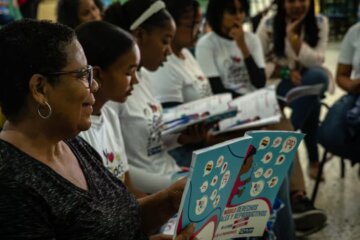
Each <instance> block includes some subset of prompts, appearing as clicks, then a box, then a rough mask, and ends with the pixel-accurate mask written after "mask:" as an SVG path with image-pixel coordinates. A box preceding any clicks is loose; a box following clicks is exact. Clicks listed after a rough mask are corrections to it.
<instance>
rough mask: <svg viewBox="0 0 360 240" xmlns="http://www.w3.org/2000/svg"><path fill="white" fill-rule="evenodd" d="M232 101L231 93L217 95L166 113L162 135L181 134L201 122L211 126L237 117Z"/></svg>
mask: <svg viewBox="0 0 360 240" xmlns="http://www.w3.org/2000/svg"><path fill="white" fill-rule="evenodd" d="M231 99H232V96H231V94H230V93H224V94H217V95H213V96H210V97H206V98H202V99H199V100H195V101H192V102H188V103H185V104H181V105H179V106H176V107H174V108H171V109H168V110H166V111H164V114H163V122H164V126H163V130H162V135H166V134H170V133H178V132H181V131H182V130H184V129H186V128H187V127H188V126H190V125H193V124H198V123H200V122H204V123H207V124H211V123H215V122H217V121H220V120H222V119H225V118H229V117H233V116H235V115H236V113H237V108H236V107H232V106H229V104H228V103H229V101H230V100H231Z"/></svg>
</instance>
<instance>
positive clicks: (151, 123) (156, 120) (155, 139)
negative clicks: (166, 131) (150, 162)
mask: <svg viewBox="0 0 360 240" xmlns="http://www.w3.org/2000/svg"><path fill="white" fill-rule="evenodd" d="M143 111H144V115H145V118H146V119H147V124H148V129H149V137H148V141H147V154H148V156H152V155H154V154H157V153H159V152H161V151H163V144H162V139H161V131H162V118H161V106H160V105H157V104H156V103H150V102H148V103H147V107H146V108H145V109H144V110H143Z"/></svg>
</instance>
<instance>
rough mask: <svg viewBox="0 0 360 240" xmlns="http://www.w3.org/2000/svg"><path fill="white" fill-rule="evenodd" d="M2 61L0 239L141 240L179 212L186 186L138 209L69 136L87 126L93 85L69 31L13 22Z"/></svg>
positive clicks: (5, 31)
mask: <svg viewBox="0 0 360 240" xmlns="http://www.w3.org/2000/svg"><path fill="white" fill-rule="evenodd" d="M124 38H126V36H125V35H124ZM119 44H122V42H119ZM0 52H1V54H2V57H1V58H0V79H1V89H0V106H1V109H2V112H3V113H4V115H5V116H6V118H7V121H6V122H5V125H4V127H3V130H2V131H1V132H0V166H1V168H0V189H1V194H0V206H1V207H0V236H1V237H2V238H3V239H69V240H72V239H74V240H75V239H88V240H92V239H94V240H95V239H96V240H99V239H106V240H110V239H114V240H115V239H134V240H135V239H136V240H138V239H148V238H147V234H149V233H152V232H154V231H156V230H157V229H158V227H159V226H161V224H163V223H164V222H165V221H166V220H167V219H168V218H169V217H170V216H172V215H173V214H174V213H175V212H176V211H177V208H178V205H179V202H180V199H179V198H180V196H181V193H182V190H183V187H184V182H177V183H176V184H174V185H173V186H171V187H169V188H167V189H165V190H163V191H161V192H159V193H157V194H154V195H152V196H149V197H146V198H142V199H141V200H140V201H139V202H137V201H136V200H135V198H134V197H133V196H132V195H131V194H130V193H129V192H128V191H127V189H126V187H125V186H124V185H123V183H122V182H121V181H120V180H119V179H118V178H116V177H115V176H113V174H111V173H110V172H109V171H108V170H107V169H106V168H105V167H104V166H103V164H102V161H101V157H100V156H99V154H98V153H97V152H96V151H95V150H94V149H93V148H92V147H91V146H90V145H89V144H87V143H86V142H85V141H84V140H82V139H81V138H79V137H76V136H77V135H78V134H79V132H81V131H84V130H87V129H88V128H89V127H90V125H91V114H92V112H93V106H94V104H95V99H94V92H96V91H97V90H98V84H97V83H96V81H94V80H93V70H95V69H93V68H92V67H90V66H88V65H87V64H88V63H87V60H86V57H85V55H84V52H83V49H82V47H81V45H80V43H79V42H78V40H77V39H76V37H75V33H74V31H73V30H71V29H70V28H68V27H65V26H64V25H60V24H54V23H50V22H46V21H40V22H38V21H34V20H22V21H18V22H14V23H11V24H9V25H7V26H5V27H4V28H2V29H1V30H0ZM95 72H96V70H95ZM193 229H194V227H193V226H189V227H188V228H187V229H186V230H185V232H183V234H181V236H180V237H179V239H188V237H189V236H190V234H191V233H192V231H193ZM156 237H157V238H154V239H169V238H165V237H164V236H156Z"/></svg>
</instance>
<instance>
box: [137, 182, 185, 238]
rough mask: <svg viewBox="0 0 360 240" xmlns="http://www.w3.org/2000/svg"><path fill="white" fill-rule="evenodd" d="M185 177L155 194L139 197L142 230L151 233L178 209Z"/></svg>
mask: <svg viewBox="0 0 360 240" xmlns="http://www.w3.org/2000/svg"><path fill="white" fill-rule="evenodd" d="M186 180H187V179H186V178H183V179H181V180H179V181H177V182H176V183H174V184H173V185H171V186H170V187H168V188H166V189H164V190H162V191H159V192H157V193H155V194H152V195H149V196H147V197H144V198H141V199H139V200H138V201H139V204H140V207H141V218H142V226H143V230H144V231H145V232H147V233H153V232H154V231H156V230H158V229H159V227H160V226H161V225H163V224H164V223H165V222H166V221H167V220H169V219H170V218H171V217H172V216H173V215H174V214H175V213H176V212H177V211H178V209H179V206H180V202H181V196H182V194H183V191H184V187H185V183H186Z"/></svg>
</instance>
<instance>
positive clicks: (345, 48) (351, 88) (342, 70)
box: [335, 23, 360, 93]
mask: <svg viewBox="0 0 360 240" xmlns="http://www.w3.org/2000/svg"><path fill="white" fill-rule="evenodd" d="M359 37H360V25H359V23H358V24H355V25H353V26H352V27H351V28H350V29H349V30H348V31H347V32H346V34H345V36H344V39H343V41H342V43H341V48H340V54H339V60H338V65H337V70H336V75H335V76H336V82H337V84H338V85H339V86H340V87H341V88H342V89H344V90H345V91H347V92H349V93H359V92H360V86H359V85H360V83H359V82H360V79H351V74H352V72H353V70H354V68H355V69H356V67H354V65H356V64H357V61H356V60H354V59H357V57H355V54H357V53H358V50H357V49H356V48H357V47H356V46H357V45H356V44H355V43H356V42H357V41H358V39H359ZM355 75H358V74H355Z"/></svg>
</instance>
